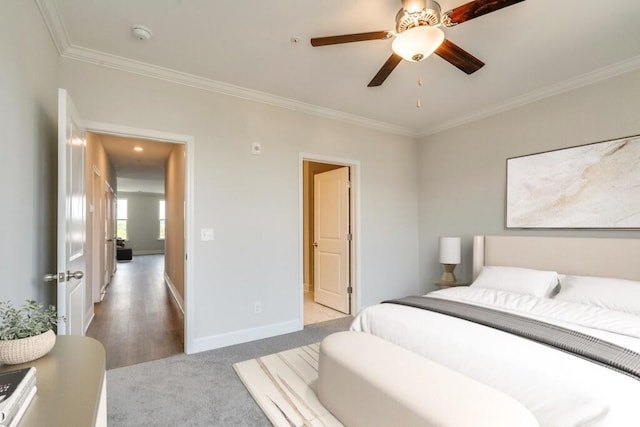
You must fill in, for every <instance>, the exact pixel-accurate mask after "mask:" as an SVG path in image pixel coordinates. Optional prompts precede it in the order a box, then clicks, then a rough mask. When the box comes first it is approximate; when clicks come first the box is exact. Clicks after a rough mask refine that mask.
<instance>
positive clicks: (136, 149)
mask: <svg viewBox="0 0 640 427" xmlns="http://www.w3.org/2000/svg"><path fill="white" fill-rule="evenodd" d="M133 150H134V151H143V150H144V148H142V147H133Z"/></svg>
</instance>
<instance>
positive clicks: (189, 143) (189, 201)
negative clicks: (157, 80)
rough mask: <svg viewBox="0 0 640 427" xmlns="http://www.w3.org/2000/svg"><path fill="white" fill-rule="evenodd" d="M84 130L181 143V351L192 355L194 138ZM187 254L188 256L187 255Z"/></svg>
mask: <svg viewBox="0 0 640 427" xmlns="http://www.w3.org/2000/svg"><path fill="white" fill-rule="evenodd" d="M83 124H84V127H85V129H86V130H87V132H96V133H103V134H110V135H115V136H122V137H125V138H142V139H149V140H152V141H159V142H168V143H173V144H182V145H184V147H185V164H184V186H185V188H184V197H185V201H184V204H185V214H184V223H185V224H184V230H185V242H184V247H185V259H184V260H183V261H184V352H185V353H186V354H192V353H193V352H194V350H193V349H194V348H195V343H194V330H193V329H194V328H193V325H194V323H195V322H194V315H195V313H194V310H193V307H194V295H193V289H194V288H193V271H194V268H193V265H194V261H195V252H194V250H193V245H194V239H192V238H191V236H193V224H194V222H193V214H194V209H193V194H194V189H193V187H194V164H195V154H194V146H195V138H194V137H193V136H192V135H183V134H177V133H170V132H164V131H158V130H152V129H142V128H135V127H131V126H123V125H116V124H112V123H102V122H94V121H85V122H84V123H83ZM187 255H189V256H187Z"/></svg>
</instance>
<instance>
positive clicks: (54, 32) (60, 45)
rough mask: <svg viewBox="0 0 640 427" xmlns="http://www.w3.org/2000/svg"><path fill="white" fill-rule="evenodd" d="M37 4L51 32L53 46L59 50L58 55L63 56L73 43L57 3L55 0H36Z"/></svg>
mask: <svg viewBox="0 0 640 427" xmlns="http://www.w3.org/2000/svg"><path fill="white" fill-rule="evenodd" d="M35 2H36V5H38V9H40V14H41V15H42V19H43V20H44V23H45V25H46V26H47V29H48V30H49V34H50V35H51V39H52V40H53V44H54V45H55V46H56V49H58V54H60V55H62V54H63V53H64V52H65V51H66V50H67V48H68V47H69V46H70V45H71V42H70V41H69V34H67V29H66V28H65V26H64V24H63V23H62V18H61V17H60V12H58V8H57V6H56V4H55V2H54V1H53V0H35Z"/></svg>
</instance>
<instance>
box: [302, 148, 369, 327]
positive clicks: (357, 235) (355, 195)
mask: <svg viewBox="0 0 640 427" xmlns="http://www.w3.org/2000/svg"><path fill="white" fill-rule="evenodd" d="M305 160H309V161H312V162H324V163H332V164H336V165H344V166H349V167H350V168H351V201H350V203H351V212H352V218H351V221H352V224H351V225H352V227H353V228H352V230H353V233H352V234H353V238H352V245H353V253H352V254H351V267H352V269H351V277H350V280H351V283H350V285H351V286H352V287H353V294H352V298H351V307H350V309H351V315H355V314H356V313H358V312H359V311H360V307H361V295H362V292H363V288H364V285H363V283H362V280H361V278H362V272H361V268H360V254H361V252H360V251H361V248H360V241H361V229H360V223H361V219H360V161H359V160H351V159H344V158H340V157H331V156H325V155H322V154H313V153H300V154H299V165H298V166H299V170H298V175H299V177H298V233H299V238H298V283H299V286H298V292H300V295H299V301H300V309H299V315H300V317H299V322H300V329H302V328H303V327H304V292H303V291H304V250H303V248H304V186H303V178H304V161H305Z"/></svg>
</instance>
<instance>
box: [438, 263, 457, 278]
mask: <svg viewBox="0 0 640 427" xmlns="http://www.w3.org/2000/svg"><path fill="white" fill-rule="evenodd" d="M442 268H443V269H444V272H443V273H442V276H441V277H440V281H441V282H455V281H456V275H455V274H453V270H454V269H455V268H456V264H442Z"/></svg>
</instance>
